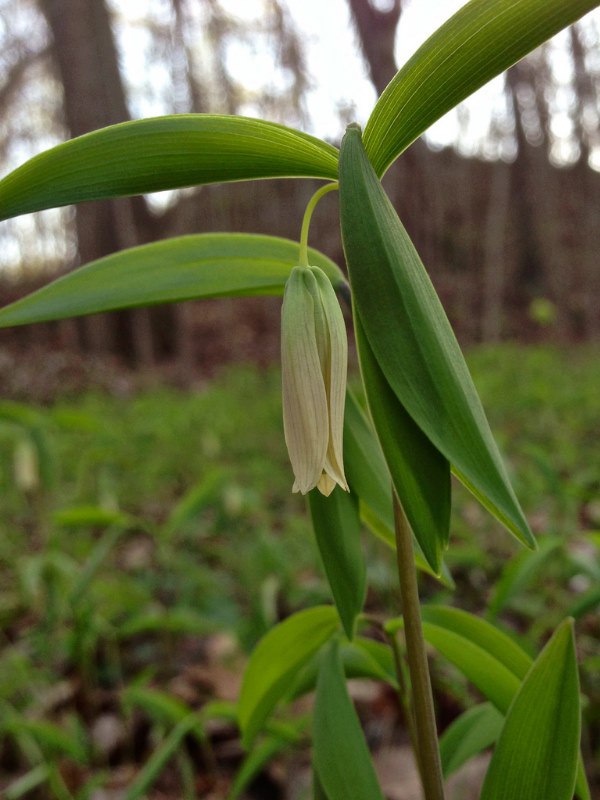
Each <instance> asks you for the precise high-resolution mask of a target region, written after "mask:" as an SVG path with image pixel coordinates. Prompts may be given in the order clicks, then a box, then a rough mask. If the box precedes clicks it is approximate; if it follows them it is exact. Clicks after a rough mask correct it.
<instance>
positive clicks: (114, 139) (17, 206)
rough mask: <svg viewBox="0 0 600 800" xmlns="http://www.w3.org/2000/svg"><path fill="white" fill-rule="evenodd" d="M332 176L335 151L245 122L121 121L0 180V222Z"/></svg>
mask: <svg viewBox="0 0 600 800" xmlns="http://www.w3.org/2000/svg"><path fill="white" fill-rule="evenodd" d="M283 177H311V178H329V179H332V180H336V178H337V150H336V149H335V147H333V146H332V145H329V144H326V143H325V142H323V141H321V140H320V139H316V138H315V137H313V136H309V135H308V134H305V133H301V132H300V131H296V130H294V129H292V128H286V127H284V126H283V125H277V124H275V123H273V122H265V121H263V120H260V119H250V118H248V117H233V116H231V117H230V116H221V115H211V114H181V115H173V116H167V117H154V118H151V119H142V120H134V121H132V122H122V123H120V124H118V125H111V126H109V127H107V128H101V129H100V130H97V131H92V132H91V133H87V134H85V135H84V136H79V137H77V138H76V139H71V140H70V141H68V142H64V143H63V144H59V145H57V146H56V147H53V148H51V149H50V150H46V151H45V152H43V153H40V154H39V155H37V156H34V157H33V158H32V159H30V160H29V161H27V162H26V163H25V164H23V165H22V166H20V167H18V168H17V169H16V170H14V172H11V173H10V174H9V175H7V176H6V177H5V178H4V179H3V180H2V181H0V219H8V218H9V217H15V216H17V215H19V214H28V213H30V212H32V211H41V210H42V209H44V208H53V207H56V206H65V205H69V204H71V203H81V202H82V201H84V200H100V199H102V198H107V197H123V196H127V195H134V194H147V193H149V192H160V191H163V190H165V189H180V188H182V187H185V186H195V185H197V184H205V183H221V182H224V181H241V180H252V179H255V178H283Z"/></svg>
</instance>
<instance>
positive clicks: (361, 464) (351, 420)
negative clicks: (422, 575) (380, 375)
mask: <svg viewBox="0 0 600 800" xmlns="http://www.w3.org/2000/svg"><path fill="white" fill-rule="evenodd" d="M344 454H345V457H344V461H345V471H346V478H347V479H348V483H349V485H350V489H351V490H352V492H353V493H354V494H356V495H357V496H358V498H359V510H360V517H361V519H362V521H363V522H364V523H365V525H366V526H367V527H368V528H369V529H370V530H371V531H372V532H373V533H374V534H375V535H376V536H378V537H379V538H380V539H382V540H383V541H384V542H385V543H386V544H387V545H389V546H390V547H392V548H395V546H396V538H395V534H394V514H393V509H392V477H391V475H390V471H389V469H388V467H387V464H386V462H385V457H384V455H383V452H382V450H381V446H380V444H379V442H378V441H377V437H376V436H375V433H374V431H373V427H372V425H371V424H370V422H369V421H368V419H367V417H366V414H365V413H364V412H363V410H362V409H361V407H360V405H359V403H358V401H357V400H356V398H355V397H354V395H353V394H352V392H351V391H347V392H346V411H345V414H344ZM414 544H415V550H416V552H415V564H416V566H417V569H420V570H422V571H424V572H427V574H428V575H431V576H433V577H437V578H438V580H440V581H441V582H442V583H443V584H444V585H445V586H447V587H448V588H450V589H451V588H453V587H454V582H453V581H452V576H451V575H450V573H449V571H448V569H447V567H446V565H445V564H443V565H442V574H441V575H440V576H437V575H436V574H435V572H434V571H433V570H432V568H431V567H430V566H429V564H428V563H427V561H426V560H425V557H424V556H423V553H422V551H421V547H420V545H419V543H418V542H417V541H416V540H415V542H414Z"/></svg>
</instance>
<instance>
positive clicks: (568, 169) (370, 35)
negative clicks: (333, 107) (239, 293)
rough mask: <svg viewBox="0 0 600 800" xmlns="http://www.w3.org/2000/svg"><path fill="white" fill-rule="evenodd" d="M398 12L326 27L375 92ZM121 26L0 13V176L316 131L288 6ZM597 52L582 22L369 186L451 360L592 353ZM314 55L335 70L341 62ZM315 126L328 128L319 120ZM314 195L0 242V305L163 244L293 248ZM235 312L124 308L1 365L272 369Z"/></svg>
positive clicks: (193, 9)
mask: <svg viewBox="0 0 600 800" xmlns="http://www.w3.org/2000/svg"><path fill="white" fill-rule="evenodd" d="M333 5H336V6H339V5H340V4H339V3H336V4H333ZM413 5H414V4H413ZM413 5H411V4H410V3H408V2H406V0H405V2H404V3H402V2H401V0H390V2H377V3H375V2H370V1H369V0H348V2H347V6H346V5H345V4H343V5H342V10H343V11H345V12H346V15H347V19H345V20H342V19H340V28H339V36H340V37H342V38H343V37H345V39H344V44H345V49H347V45H348V42H347V41H346V39H349V38H351V37H353V38H354V42H355V44H356V46H357V49H358V48H359V49H360V51H361V55H360V56H359V59H360V61H359V63H360V64H362V65H364V69H365V72H366V74H367V75H368V77H369V79H370V81H371V82H372V85H373V87H374V89H375V91H376V92H377V93H380V92H381V91H382V90H383V88H384V87H385V85H386V84H387V82H388V81H389V79H390V78H391V77H392V76H393V74H394V73H395V71H396V69H397V60H398V57H399V56H400V57H401V58H402V60H404V59H405V58H406V57H408V56H409V55H410V54H411V52H412V50H413V49H414V48H416V47H417V46H418V44H419V43H420V42H418V41H414V42H410V41H406V37H404V38H403V37H400V39H399V40H398V32H399V31H400V32H401V31H402V24H403V18H405V17H406V16H407V15H408V14H409V12H411V11H414V7H413ZM425 5H427V4H425ZM429 5H430V6H431V9H430V11H432V10H433V6H434V5H435V6H436V7H437V6H439V4H433V3H430V4H429ZM443 6H444V4H441V7H440V8H438V11H440V10H443ZM125 8H126V7H125V6H124V5H123V4H120V3H118V2H116V0H112V2H109V1H108V0H21V1H20V2H19V3H17V4H15V3H14V2H8V0H3V2H2V3H0V41H1V44H2V47H1V56H0V59H1V62H2V63H1V72H2V74H3V76H4V79H3V82H2V85H1V87H0V107H1V108H2V118H3V122H2V126H1V127H0V156H1V157H2V161H3V163H4V165H5V168H4V169H3V172H7V171H8V170H9V168H11V167H13V166H16V165H17V164H18V163H21V162H22V161H23V160H25V158H26V157H27V156H29V155H31V154H34V153H35V152H39V151H40V150H42V149H43V148H44V147H46V146H48V145H50V144H52V143H54V142H59V141H62V140H64V139H65V138H68V137H69V136H78V135H81V134H83V133H86V132H88V131H90V130H94V129H96V128H100V127H102V126H105V125H109V124H112V123H117V122H121V121H124V120H127V119H130V118H132V117H133V116H147V115H148V114H152V113H156V114H159V113H181V112H209V113H210V112H213V113H230V114H239V113H241V114H248V115H250V116H253V115H262V116H264V117H266V118H270V119H272V120H275V121H279V122H282V123H285V124H290V125H295V126H299V127H303V128H304V129H308V130H314V129H315V126H316V127H318V125H319V120H316V119H315V115H318V114H319V110H318V107H317V106H315V103H314V88H315V84H317V83H318V81H319V76H318V75H317V74H315V72H314V71H313V69H312V66H311V63H310V61H309V59H308V55H307V52H308V50H309V47H308V43H307V42H306V37H304V35H303V33H302V31H301V30H300V28H299V26H298V24H297V22H296V20H295V18H294V15H293V13H292V11H293V4H291V5H290V6H289V7H288V5H286V3H285V2H283V0H262V1H261V2H253V3H250V4H247V3H237V4H236V3H235V2H227V1H226V0H194V2H190V0H153V2H149V3H145V4H143V8H142V9H141V10H140V9H138V8H137V6H136V4H129V5H128V6H127V11H126V10H125ZM422 13H423V14H425V13H429V12H427V9H426V8H423V9H422ZM342 22H343V23H344V24H342ZM346 23H351V27H350V26H349V25H348V24H346ZM340 41H341V40H340ZM398 41H400V42H401V49H402V53H400V54H398V46H397V42H398ZM599 41H600V17H599V16H598V14H591V15H588V17H586V19H584V20H583V21H582V22H580V23H579V24H578V25H576V26H574V27H572V28H571V29H570V30H569V31H567V32H565V33H563V34H562V35H561V37H559V38H557V39H555V40H553V41H552V42H550V43H548V44H547V45H546V46H544V47H543V48H541V49H540V50H538V51H536V52H535V53H534V54H533V55H532V56H530V57H529V58H527V59H526V60H525V61H524V62H522V63H520V64H518V65H516V66H515V67H513V68H512V69H511V70H509V71H508V73H506V75H505V77H504V79H503V80H501V81H500V82H498V87H499V88H498V93H497V95H496V97H495V99H493V100H488V110H487V116H488V121H487V124H486V125H485V126H484V128H483V130H481V120H480V119H479V121H478V120H477V119H476V117H477V111H473V107H472V106H470V107H469V106H463V107H460V108H459V109H458V111H457V112H456V114H455V117H454V119H453V131H454V134H453V135H452V136H451V137H450V139H449V138H448V134H447V136H446V142H447V143H448V144H449V146H446V147H443V148H442V147H440V141H439V138H438V140H437V141H436V140H435V139H432V138H430V139H429V140H426V139H423V140H421V141H420V142H418V143H417V144H416V145H415V146H413V147H411V148H410V149H409V150H408V151H407V152H406V153H405V154H404V155H403V157H402V158H401V159H400V160H399V162H398V163H397V165H396V166H395V168H394V169H393V170H391V171H390V174H389V175H388V177H387V188H388V191H389V192H390V193H391V195H392V197H393V199H394V202H395V205H396V207H397V209H398V211H399V213H400V216H401V218H402V219H403V221H404V223H405V225H406V227H407V229H408V231H409V233H410V235H411V236H412V238H413V240H414V241H415V243H416V246H417V248H418V250H419V252H420V254H421V257H422V258H423V261H424V262H425V263H426V264H427V265H428V268H429V270H430V273H431V276H432V279H433V281H434V284H435V286H436V288H437V290H438V293H439V294H440V296H441V298H442V301H443V302H444V304H445V307H446V309H447V312H448V314H449V316H450V319H451V321H452V322H453V324H454V326H455V328H456V330H457V333H458V335H459V338H460V339H461V341H463V342H464V343H473V342H481V341H492V342H493V341H498V340H501V339H506V338H511V339H515V338H516V339H520V340H525V341H532V340H540V339H544V340H548V339H549V340H554V341H556V340H558V341H565V342H570V341H580V340H589V339H595V338H597V337H598V335H599V334H600V308H599V306H600V304H599V302H598V298H599V297H600V271H599V270H598V269H597V253H598V252H599V250H600V226H598V225H597V221H596V219H595V214H596V209H597V208H598V203H599V201H600V174H599V172H598V171H597V170H595V169H594V167H597V166H598V163H599V162H600V155H599V154H600V132H599V128H600V126H599V119H600V46H599ZM329 47H330V48H331V55H330V58H331V60H332V62H333V61H336V69H337V70H339V64H337V58H338V51H343V50H344V47H341V45H340V44H339V43H336V42H331V43H330V45H329ZM252 64H256V69H252V68H251V67H252ZM240 65H241V66H240ZM355 91H356V95H359V94H364V92H365V89H364V85H362V84H361V85H358V83H357V85H356V87H354V86H352V85H346V86H344V87H343V88H341V89H340V99H339V105H338V109H337V111H338V117H339V124H338V126H337V127H338V134H339V136H341V133H342V131H343V128H344V126H345V124H346V123H347V122H348V121H349V120H350V119H352V118H354V117H355V116H356V115H357V108H356V106H357V102H358V104H360V103H359V101H358V100H357V97H355ZM359 111H360V109H359ZM477 123H478V124H479V134H478V135H477V136H475V137H474V134H473V128H474V127H477ZM322 124H323V122H322V121H321V125H322ZM328 124H329V125H330V126H331V127H332V128H335V119H334V120H333V122H332V121H331V120H328ZM332 138H336V137H335V134H332ZM338 141H339V139H338ZM314 188H315V187H314V185H313V183H312V182H311V181H305V182H302V183H298V182H294V183H291V182H289V183H288V182H286V181H262V182H255V183H253V184H251V185H247V184H245V185H243V186H240V185H239V184H238V185H236V184H233V185H231V184H229V185H226V186H209V187H203V188H201V189H196V190H185V191H181V192H177V193H169V194H168V195H165V196H161V197H159V198H158V199H157V198H156V197H155V198H142V197H136V198H128V199H122V200H114V201H106V202H96V203H87V204H83V205H80V206H78V207H77V209H76V210H73V209H63V210H60V211H49V212H43V213H41V214H37V215H30V216H29V217H27V218H26V219H25V220H23V219H18V220H15V221H12V222H8V223H5V225H4V226H3V230H2V233H1V234H0V236H1V244H2V251H3V253H4V255H5V258H4V259H3V262H4V265H5V269H4V271H3V272H2V273H0V292H1V300H2V302H3V304H4V303H6V302H9V301H10V300H13V299H15V298H16V297H18V296H20V295H22V294H24V293H25V292H26V291H28V290H30V289H31V288H32V287H34V286H36V285H39V284H40V283H42V282H45V281H47V280H48V279H49V277H50V276H53V275H55V274H56V273H58V272H61V271H65V270H68V269H70V268H72V267H73V266H76V265H77V264H79V263H85V262H87V261H90V260H92V259H95V258H99V257H101V256H103V255H106V254H107V253H110V252H113V251H114V250H118V249H122V248H124V247H130V246H132V245H135V244H140V243H145V242H149V241H153V240H155V239H159V238H163V237H165V236H171V235H177V234H183V233H191V232H198V231H209V230H239V231H254V232H270V233H275V234H279V235H283V236H288V237H290V238H297V237H298V234H299V225H300V220H301V216H302V209H303V207H304V205H305V203H306V200H307V198H308V197H310V195H311V193H312V192H313V190H314ZM335 214H336V208H335V203H334V201H329V200H328V201H327V202H326V203H324V204H323V208H322V209H320V211H319V214H318V215H317V218H316V219H315V221H314V229H313V231H314V239H315V241H318V242H319V245H320V247H321V249H323V250H324V252H326V253H327V254H328V255H330V256H332V257H333V258H334V259H335V260H336V261H338V263H342V262H343V258H342V253H341V245H340V242H339V240H338V238H337V233H336V231H337V226H336V225H335V224H334V222H333V219H334V215H335ZM232 302H233V301H232ZM243 307H244V309H245V311H244V313H241V312H240V304H239V301H235V311H234V309H233V306H232V305H231V303H230V302H228V301H226V300H220V301H213V303H212V304H207V303H204V304H203V305H202V313H201V314H200V313H199V312H198V308H199V307H198V306H197V305H194V304H186V305H182V306H171V307H166V308H161V309H153V310H147V309H142V310H135V311H131V312H123V313H120V314H118V315H114V314H113V315H111V316H97V317H89V318H84V319H81V320H77V321H67V322H60V323H54V324H50V325H38V326H34V327H32V328H27V329H23V330H17V331H8V332H3V333H2V338H1V341H2V343H4V344H6V345H7V346H9V348H11V349H12V348H17V350H19V349H21V348H22V347H27V348H31V346H32V345H36V346H37V347H42V348H47V347H50V348H52V349H66V350H70V351H73V352H79V353H88V354H91V353H93V354H107V353H110V354H118V355H119V356H123V357H124V358H126V359H127V360H128V361H129V362H130V363H132V364H137V365H145V366H151V365H153V364H156V363H157V362H161V361H165V360H168V361H169V362H170V363H175V364H177V365H178V367H180V368H181V374H190V370H191V369H192V368H193V367H195V366H198V365H200V366H201V367H202V368H204V369H206V370H208V371H210V370H211V369H212V367H213V366H214V364H215V363H219V362H221V361H222V360H229V359H231V358H233V359H237V360H243V359H244V358H248V357H250V358H253V359H258V360H259V361H261V362H262V361H270V360H272V359H273V358H274V357H275V355H276V352H277V342H276V341H273V336H272V335H271V334H267V333H266V332H267V331H271V330H273V329H276V327H277V326H273V325H271V324H270V321H272V320H274V319H275V318H276V317H277V315H278V314H279V304H278V302H277V301H275V302H273V303H268V302H265V301H264V300H261V301H260V303H257V302H255V301H251V300H248V301H245V305H244V306H243ZM207 334H210V337H211V341H210V344H209V343H208V341H207V339H208V336H207Z"/></svg>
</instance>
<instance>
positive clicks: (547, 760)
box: [481, 620, 580, 800]
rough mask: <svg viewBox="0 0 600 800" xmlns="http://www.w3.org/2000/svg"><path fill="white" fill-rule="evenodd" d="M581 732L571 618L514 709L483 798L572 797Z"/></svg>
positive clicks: (535, 667) (529, 677) (533, 671)
mask: <svg viewBox="0 0 600 800" xmlns="http://www.w3.org/2000/svg"><path fill="white" fill-rule="evenodd" d="M579 735H580V709H579V679H578V675H577V662H576V658H575V642H574V639H573V624H572V621H571V620H565V621H564V622H563V623H562V625H561V626H560V627H559V628H558V629H557V630H556V632H555V633H554V635H553V637H552V638H551V639H550V641H549V642H548V644H547V645H546V647H545V648H544V649H543V651H542V652H541V653H540V655H539V656H538V658H537V660H536V661H535V663H534V665H533V666H532V668H531V670H530V672H529V673H528V674H527V676H526V678H525V680H524V681H523V684H522V686H521V688H520V689H519V692H518V694H517V695H516V697H515V699H514V701H513V703H512V705H511V707H510V709H509V712H508V715H507V717H506V721H505V723H504V727H503V729H502V733H501V734H500V738H499V740H498V744H497V746H496V750H495V752H494V755H493V757H492V761H491V764H490V767H489V770H488V773H487V775H486V779H485V783H484V785H483V790H482V793H481V800H571V798H572V796H573V791H574V787H575V777H576V773H577V754H578V751H579Z"/></svg>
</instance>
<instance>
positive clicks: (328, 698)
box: [313, 642, 383, 800]
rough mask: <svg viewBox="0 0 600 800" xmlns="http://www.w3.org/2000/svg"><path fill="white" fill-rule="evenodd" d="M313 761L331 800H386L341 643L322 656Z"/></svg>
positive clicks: (315, 717) (330, 646) (316, 702)
mask: <svg viewBox="0 0 600 800" xmlns="http://www.w3.org/2000/svg"><path fill="white" fill-rule="evenodd" d="M313 759H314V763H315V768H316V772H317V773H318V776H319V779H320V782H321V784H322V788H323V790H324V791H325V795H326V797H328V798H329V800H348V798H350V797H351V798H352V800H383V794H382V792H381V789H380V787H379V783H378V781H377V777H376V775H375V770H374V768H373V763H372V761H371V756H370V754H369V750H368V748H367V744H366V742H365V738H364V735H363V732H362V730H361V727H360V722H359V720H358V716H357V714H356V711H355V710H354V706H353V705H352V701H351V700H350V697H349V696H348V691H347V690H346V680H345V677H344V672H343V669H342V663H341V660H340V656H339V651H338V644H337V642H331V644H330V645H329V646H327V647H326V648H325V649H324V650H323V652H322V654H321V659H320V665H319V678H318V681H317V693H316V697H315V709H314V722H313Z"/></svg>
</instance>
